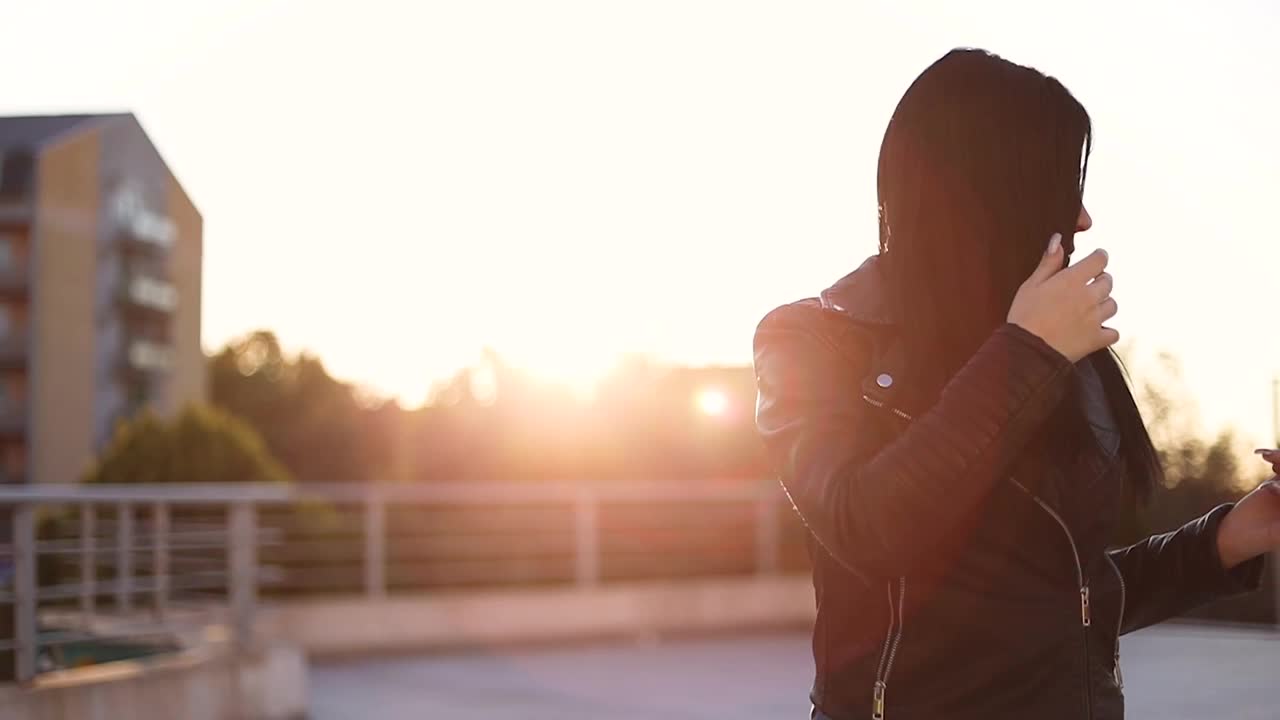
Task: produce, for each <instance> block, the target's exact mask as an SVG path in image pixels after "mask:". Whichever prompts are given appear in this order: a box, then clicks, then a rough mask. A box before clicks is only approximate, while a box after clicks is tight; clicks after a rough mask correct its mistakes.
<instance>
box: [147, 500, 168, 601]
mask: <svg viewBox="0 0 1280 720" xmlns="http://www.w3.org/2000/svg"><path fill="white" fill-rule="evenodd" d="M151 524H152V526H153V527H152V540H151V542H152V545H151V581H152V586H151V587H152V591H153V595H152V608H153V609H154V610H155V613H156V618H157V619H159V620H164V617H165V613H166V612H168V609H169V506H168V504H166V503H164V502H157V503H155V504H154V505H152V506H151Z"/></svg>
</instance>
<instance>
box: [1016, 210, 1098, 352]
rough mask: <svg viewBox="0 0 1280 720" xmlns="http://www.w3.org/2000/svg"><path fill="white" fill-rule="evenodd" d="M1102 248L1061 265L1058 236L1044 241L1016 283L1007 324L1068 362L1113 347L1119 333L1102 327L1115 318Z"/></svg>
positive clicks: (1059, 235) (1054, 235) (1060, 248)
mask: <svg viewBox="0 0 1280 720" xmlns="http://www.w3.org/2000/svg"><path fill="white" fill-rule="evenodd" d="M1106 268H1107V253H1106V251H1105V250H1102V249H1098V250H1094V251H1093V252H1092V253H1090V254H1089V256H1088V257H1086V258H1084V259H1083V260H1081V261H1080V262H1078V263H1076V264H1075V265H1072V266H1071V267H1068V268H1063V267H1062V235H1061V234H1059V233H1054V234H1053V237H1051V238H1049V249H1048V250H1047V251H1046V252H1045V254H1044V258H1042V259H1041V260H1040V265H1039V267H1037V268H1036V270H1035V272H1033V273H1031V277H1029V278H1027V281H1026V282H1024V283H1022V287H1020V288H1019V289H1018V294H1017V295H1015V296H1014V298H1013V305H1012V306H1011V307H1010V308H1009V316H1008V320H1009V322H1011V323H1014V324H1016V325H1019V326H1021V327H1022V328H1023V329H1024V330H1026V331H1027V332H1030V333H1033V334H1035V335H1038V336H1039V337H1040V339H1041V340H1044V341H1045V342H1046V343H1048V344H1049V346H1050V347H1052V348H1053V349H1054V350H1057V351H1058V352H1060V353H1062V354H1063V355H1065V356H1066V357H1067V359H1068V360H1070V361H1071V362H1076V361H1078V360H1080V359H1081V358H1083V357H1085V356H1086V355H1088V354H1090V353H1092V352H1094V351H1095V350H1101V349H1102V348H1105V347H1109V346H1111V345H1114V344H1116V342H1118V341H1119V340H1120V334H1119V333H1117V332H1116V331H1115V330H1113V329H1111V328H1109V327H1103V325H1102V323H1104V322H1106V321H1107V320H1110V319H1111V318H1112V317H1114V316H1115V314H1116V310H1117V308H1116V301H1115V300H1114V299H1112V297H1111V287H1112V279H1111V275H1110V274H1108V273H1106V272H1103V271H1104V270H1106Z"/></svg>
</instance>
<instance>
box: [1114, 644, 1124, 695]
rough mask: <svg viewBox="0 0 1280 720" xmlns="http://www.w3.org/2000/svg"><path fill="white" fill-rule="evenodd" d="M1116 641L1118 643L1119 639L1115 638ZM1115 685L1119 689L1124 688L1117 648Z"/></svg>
mask: <svg viewBox="0 0 1280 720" xmlns="http://www.w3.org/2000/svg"><path fill="white" fill-rule="evenodd" d="M1116 642H1117V643H1119V642H1120V639H1119V638H1116ZM1116 687H1117V688H1119V689H1121V690H1124V673H1122V672H1120V650H1119V649H1117V650H1116Z"/></svg>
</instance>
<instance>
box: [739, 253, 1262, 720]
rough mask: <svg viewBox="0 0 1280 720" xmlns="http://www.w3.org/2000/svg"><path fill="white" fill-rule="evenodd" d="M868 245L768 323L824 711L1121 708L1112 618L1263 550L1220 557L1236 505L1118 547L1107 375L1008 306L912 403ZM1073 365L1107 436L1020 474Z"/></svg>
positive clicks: (908, 718)
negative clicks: (851, 265)
mask: <svg viewBox="0 0 1280 720" xmlns="http://www.w3.org/2000/svg"><path fill="white" fill-rule="evenodd" d="M876 263H877V260H876V258H874V257H873V258H871V259H869V260H868V261H867V262H866V263H864V264H863V266H862V267H861V268H859V269H858V270H857V271H855V272H853V273H851V274H850V275H848V276H847V277H845V278H844V279H843V280H841V281H840V282H839V283H837V284H836V285H835V286H833V287H832V288H830V289H828V290H827V291H825V292H823V293H822V295H821V297H818V298H813V299H808V300H802V301H799V302H796V303H792V304H790V305H786V306H783V307H781V308H778V309H777V310H774V311H773V312H771V313H770V314H769V315H768V316H766V317H765V319H764V320H763V321H762V322H761V323H760V326H759V328H758V330H757V333H756V337H755V368H756V376H757V382H758V386H759V400H758V405H757V426H758V429H759V431H760V433H761V435H762V436H763V438H764V440H765V443H766V446H767V447H768V450H769V454H770V456H771V458H772V460H773V461H774V463H775V465H776V467H777V468H778V470H779V472H780V474H781V477H782V482H783V485H784V486H785V488H786V490H787V492H788V494H789V495H790V497H791V500H792V502H793V503H794V504H795V507H796V510H797V511H798V512H799V514H800V516H801V518H802V519H803V521H804V522H805V524H806V525H807V527H808V528H809V530H810V551H811V552H810V555H811V557H812V560H813V568H814V570H813V582H814V589H815V592H816V596H817V606H818V614H817V622H816V625H815V627H814V633H813V654H814V660H815V663H816V669H817V673H816V677H815V679H814V684H813V689H812V693H811V699H812V701H813V704H814V706H815V712H816V713H819V714H820V715H825V716H827V717H830V718H833V719H835V720H845V719H846V718H859V719H862V718H866V717H868V716H869V715H870V716H871V717H873V718H875V717H879V716H884V717H886V718H889V720H921V719H925V718H927V719H929V720H936V719H938V718H947V719H949V720H954V719H956V718H983V719H984V720H990V719H991V718H1038V719H1040V720H1051V719H1053V718H1064V719H1065V718H1072V719H1073V720H1077V719H1086V718H1087V719H1092V720H1113V719H1116V718H1121V717H1123V714H1124V699H1123V692H1122V691H1123V683H1122V679H1121V673H1120V669H1119V639H1118V638H1119V636H1120V635H1122V634H1124V633H1126V632H1129V631H1132V630H1136V629H1139V628H1142V627H1146V626H1148V625H1151V624H1153V623H1157V622H1160V621H1162V620H1165V619H1167V618H1170V617H1173V616H1175V615H1178V614H1181V613H1183V612H1186V611H1187V610H1189V609H1191V608H1193V607H1195V606H1197V605H1200V604H1202V603H1204V602H1207V601H1209V600H1212V599H1215V598H1217V597H1220V596H1223V595H1226V594H1230V593H1235V592H1242V591H1245V590H1248V589H1252V588H1255V587H1257V585H1258V584H1259V582H1260V575H1261V572H1262V558H1256V559H1254V560H1252V561H1250V562H1248V563H1245V564H1243V565H1241V566H1239V567H1237V568H1235V569H1233V570H1232V571H1230V572H1227V571H1226V570H1225V569H1224V568H1223V566H1222V564H1221V561H1220V559H1219V557H1218V554H1217V550H1216V544H1215V537H1216V533H1217V528H1218V525H1219V523H1220V522H1221V521H1222V518H1223V516H1224V515H1225V514H1226V513H1227V511H1228V510H1230V506H1229V505H1223V506H1220V507H1218V508H1215V509H1214V510H1212V511H1211V512H1209V513H1208V514H1207V515H1205V516H1204V517H1201V518H1199V519H1197V520H1195V521H1193V522H1191V523H1189V524H1187V525H1186V526H1184V527H1182V528H1180V529H1178V530H1176V531H1174V532H1170V533H1166V534H1163V535H1158V536H1154V537H1151V538H1148V539H1147V540H1144V541H1143V542H1140V543H1138V544H1136V545H1133V546H1131V547H1125V548H1119V549H1108V544H1109V540H1110V538H1111V537H1112V534H1113V531H1114V529H1115V524H1116V522H1117V520H1118V516H1119V512H1120V504H1121V484H1122V478H1123V473H1124V464H1123V463H1122V462H1121V461H1120V459H1119V457H1120V456H1119V455H1118V454H1117V449H1118V447H1119V434H1118V431H1117V429H1116V427H1115V425H1114V421H1113V419H1112V417H1111V415H1110V412H1109V411H1107V410H1106V406H1107V404H1106V402H1105V398H1104V397H1102V396H1101V395H1100V392H1101V383H1100V382H1097V380H1096V378H1097V376H1096V373H1095V372H1093V369H1092V366H1090V365H1089V364H1088V361H1087V360H1086V361H1082V362H1081V363H1080V364H1079V365H1073V364H1072V363H1071V362H1070V361H1069V360H1067V359H1066V358H1065V357H1064V356H1062V355H1061V354H1059V353H1058V352H1057V351H1055V350H1054V349H1053V348H1051V347H1049V346H1048V345H1047V344H1046V343H1044V341H1042V340H1041V339H1040V338H1038V337H1036V336H1035V335H1033V334H1031V333H1029V332H1027V331H1025V330H1023V329H1022V328H1020V327H1018V326H1016V325H1012V324H1006V325H1005V326H1003V327H1001V328H999V329H997V330H996V331H995V332H994V333H993V334H992V335H991V336H990V338H989V339H988V340H987V341H986V342H985V344H983V345H982V347H981V348H980V349H979V350H978V352H977V353H976V354H975V355H974V356H973V358H972V359H971V360H970V361H969V362H968V363H967V364H966V365H965V366H964V367H963V368H962V369H961V370H960V371H959V372H958V373H957V374H956V375H955V377H954V378H952V379H951V381H950V382H949V383H948V384H947V385H946V387H945V388H944V389H943V391H942V393H941V395H940V396H938V398H937V399H936V401H934V402H932V403H931V404H930V405H929V406H928V407H917V406H916V405H917V404H918V401H917V400H915V399H913V398H912V393H911V387H910V383H911V379H910V378H909V377H905V376H904V375H903V374H902V351H901V346H900V343H898V342H897V340H896V338H895V332H894V328H895V320H894V318H893V317H892V313H891V312H890V311H889V310H888V303H887V302H886V296H885V292H884V279H883V278H882V277H881V273H880V272H879V270H878V268H877V265H876ZM1072 382H1078V383H1082V389H1083V392H1082V397H1084V398H1086V402H1088V403H1089V407H1088V415H1089V417H1090V421H1091V425H1092V426H1093V427H1094V435H1095V438H1096V439H1097V441H1098V442H1097V443H1096V447H1095V449H1094V451H1093V452H1091V453H1088V454H1087V455H1085V456H1082V457H1080V458H1079V459H1078V461H1076V462H1074V463H1071V464H1070V466H1069V467H1063V468H1055V469H1054V471H1052V472H1051V473H1048V474H1050V475H1054V477H1024V476H1019V475H1018V472H1017V471H1018V468H1019V466H1020V463H1019V462H1018V461H1019V455H1020V453H1021V452H1022V450H1023V449H1024V448H1025V447H1026V445H1027V443H1028V441H1029V439H1030V437H1031V435H1032V434H1033V433H1034V432H1035V430H1036V429H1037V428H1038V427H1039V426H1041V424H1042V423H1043V422H1044V421H1045V420H1046V419H1047V417H1048V415H1049V413H1050V412H1051V410H1052V409H1053V407H1054V406H1055V404H1056V403H1057V402H1059V401H1060V400H1061V399H1062V398H1063V397H1064V394H1065V391H1066V389H1067V388H1068V386H1069V383H1072ZM1055 473H1056V474H1055Z"/></svg>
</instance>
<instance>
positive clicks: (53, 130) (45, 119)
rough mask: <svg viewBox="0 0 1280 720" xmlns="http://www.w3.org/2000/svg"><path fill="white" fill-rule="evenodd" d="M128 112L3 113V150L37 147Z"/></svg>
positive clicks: (0, 140) (0, 131)
mask: <svg viewBox="0 0 1280 720" xmlns="http://www.w3.org/2000/svg"><path fill="white" fill-rule="evenodd" d="M128 116H129V114H128V113H104V114H97V115H26V116H15V117H0V151H2V150H15V149H22V150H34V149H36V148H38V147H40V146H42V145H44V144H46V143H48V142H49V141H51V140H53V139H55V138H57V137H60V136H62V135H63V134H65V133H67V132H70V131H72V130H74V129H76V128H77V127H78V126H81V125H87V124H89V123H93V122H97V121H101V120H110V119H118V118H123V117H128Z"/></svg>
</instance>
